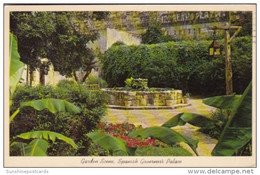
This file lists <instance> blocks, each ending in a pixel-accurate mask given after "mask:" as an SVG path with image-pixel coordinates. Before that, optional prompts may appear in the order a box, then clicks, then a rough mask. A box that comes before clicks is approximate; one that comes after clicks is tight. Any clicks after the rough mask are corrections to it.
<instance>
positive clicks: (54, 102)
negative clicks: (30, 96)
mask: <svg viewBox="0 0 260 175" xmlns="http://www.w3.org/2000/svg"><path fill="white" fill-rule="evenodd" d="M28 106H30V107H32V108H34V109H35V110H38V111H41V110H43V109H48V111H50V112H51V113H53V114H54V113H57V112H72V113H80V108H78V107H77V106H75V105H74V104H72V103H70V102H67V101H66V100H59V99H54V98H47V99H41V100H33V101H27V102H22V103H21V106H20V107H19V108H18V109H17V110H16V111H15V112H14V113H13V115H12V116H11V117H10V120H9V121H10V122H12V120H13V119H14V117H15V116H16V115H17V114H18V113H19V112H20V110H21V108H24V107H28Z"/></svg>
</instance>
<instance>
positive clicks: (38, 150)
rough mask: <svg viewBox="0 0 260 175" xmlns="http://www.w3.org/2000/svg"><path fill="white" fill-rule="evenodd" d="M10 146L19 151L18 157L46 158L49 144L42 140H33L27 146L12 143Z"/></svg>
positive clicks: (21, 143) (20, 143)
mask: <svg viewBox="0 0 260 175" xmlns="http://www.w3.org/2000/svg"><path fill="white" fill-rule="evenodd" d="M10 146H11V147H13V148H16V149H20V155H22V156H47V149H48V147H49V143H48V142H47V141H46V140H43V139H34V140H32V141H31V142H30V143H29V144H26V143H23V142H13V143H12V144H11V145H10Z"/></svg>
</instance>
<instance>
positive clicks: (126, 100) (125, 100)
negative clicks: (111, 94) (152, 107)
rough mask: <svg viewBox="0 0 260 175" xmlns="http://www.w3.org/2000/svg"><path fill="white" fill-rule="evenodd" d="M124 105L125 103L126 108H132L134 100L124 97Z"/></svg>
mask: <svg viewBox="0 0 260 175" xmlns="http://www.w3.org/2000/svg"><path fill="white" fill-rule="evenodd" d="M124 103H125V107H129V106H131V104H132V100H131V99H130V98H129V96H124Z"/></svg>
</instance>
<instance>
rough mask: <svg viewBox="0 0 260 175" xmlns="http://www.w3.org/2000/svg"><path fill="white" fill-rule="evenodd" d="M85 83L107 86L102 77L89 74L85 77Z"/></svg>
mask: <svg viewBox="0 0 260 175" xmlns="http://www.w3.org/2000/svg"><path fill="white" fill-rule="evenodd" d="M86 83H87V84H98V85H99V86H100V87H101V88H106V87H107V86H108V84H107V82H106V81H105V80H103V79H102V78H99V77H95V76H93V75H91V74H89V76H88V78H87V79H86Z"/></svg>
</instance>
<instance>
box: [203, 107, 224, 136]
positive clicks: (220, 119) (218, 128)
mask: <svg viewBox="0 0 260 175" xmlns="http://www.w3.org/2000/svg"><path fill="white" fill-rule="evenodd" d="M211 118H212V120H214V121H215V124H214V125H212V124H206V125H205V126H203V127H202V128H200V131H201V132H203V133H205V134H208V135H209V136H210V137H212V138H215V139H219V137H220V134H221V132H222V131H223V129H224V126H225V124H226V122H227V118H228V114H227V110H224V109H217V110H216V111H215V112H213V113H212V115H211Z"/></svg>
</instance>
